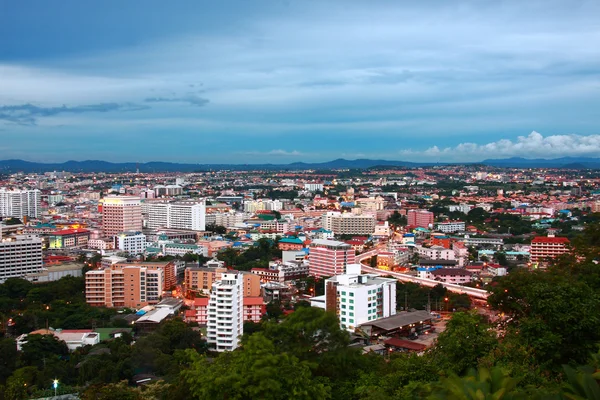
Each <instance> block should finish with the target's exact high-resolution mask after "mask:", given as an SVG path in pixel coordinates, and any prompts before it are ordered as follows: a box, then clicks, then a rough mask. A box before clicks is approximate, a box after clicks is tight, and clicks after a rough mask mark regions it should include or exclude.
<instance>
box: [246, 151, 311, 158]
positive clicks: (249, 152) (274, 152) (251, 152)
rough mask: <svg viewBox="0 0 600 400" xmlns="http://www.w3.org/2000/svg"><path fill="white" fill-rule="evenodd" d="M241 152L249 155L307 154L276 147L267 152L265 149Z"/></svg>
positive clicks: (288, 155)
mask: <svg viewBox="0 0 600 400" xmlns="http://www.w3.org/2000/svg"><path fill="white" fill-rule="evenodd" d="M241 154H244V155H247V156H274V157H299V156H304V155H306V154H305V153H301V152H299V151H298V150H292V151H286V150H282V149H275V150H271V151H267V152H263V151H244V152H241Z"/></svg>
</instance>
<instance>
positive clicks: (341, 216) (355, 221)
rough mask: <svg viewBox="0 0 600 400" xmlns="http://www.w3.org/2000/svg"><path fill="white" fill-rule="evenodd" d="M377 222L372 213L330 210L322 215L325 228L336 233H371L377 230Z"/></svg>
mask: <svg viewBox="0 0 600 400" xmlns="http://www.w3.org/2000/svg"><path fill="white" fill-rule="evenodd" d="M375 223H376V221H375V218H374V217H373V216H371V215H355V214H350V213H340V212H328V213H325V214H323V217H322V226H323V228H324V229H327V230H330V231H332V232H333V233H334V234H336V235H371V234H373V232H375Z"/></svg>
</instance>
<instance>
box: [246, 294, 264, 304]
mask: <svg viewBox="0 0 600 400" xmlns="http://www.w3.org/2000/svg"><path fill="white" fill-rule="evenodd" d="M264 304H265V301H264V300H263V298H262V297H260V296H259V297H244V305H245V306H262V305H264Z"/></svg>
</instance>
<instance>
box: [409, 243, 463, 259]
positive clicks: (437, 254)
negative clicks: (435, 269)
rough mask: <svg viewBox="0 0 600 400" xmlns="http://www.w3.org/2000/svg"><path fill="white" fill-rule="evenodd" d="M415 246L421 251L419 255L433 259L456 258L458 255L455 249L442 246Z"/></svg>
mask: <svg viewBox="0 0 600 400" xmlns="http://www.w3.org/2000/svg"><path fill="white" fill-rule="evenodd" d="M415 248H416V250H417V252H418V253H419V256H421V257H426V258H429V259H431V260H454V259H455V256H456V254H455V253H454V250H451V249H446V248H445V247H442V246H431V247H423V246H416V247H415Z"/></svg>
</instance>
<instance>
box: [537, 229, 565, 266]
mask: <svg viewBox="0 0 600 400" xmlns="http://www.w3.org/2000/svg"><path fill="white" fill-rule="evenodd" d="M569 243H570V242H569V239H567V238H566V237H555V236H554V235H548V236H536V237H534V238H533V240H532V241H531V252H530V254H531V258H530V259H531V262H532V263H538V262H540V261H544V260H545V259H548V258H554V257H557V256H559V255H561V254H564V253H566V252H568V251H569V248H568V246H569Z"/></svg>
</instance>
